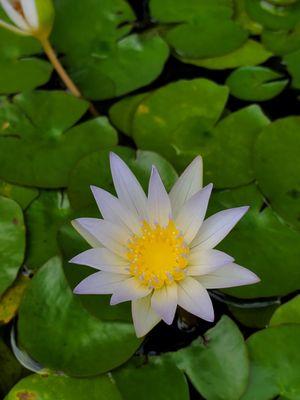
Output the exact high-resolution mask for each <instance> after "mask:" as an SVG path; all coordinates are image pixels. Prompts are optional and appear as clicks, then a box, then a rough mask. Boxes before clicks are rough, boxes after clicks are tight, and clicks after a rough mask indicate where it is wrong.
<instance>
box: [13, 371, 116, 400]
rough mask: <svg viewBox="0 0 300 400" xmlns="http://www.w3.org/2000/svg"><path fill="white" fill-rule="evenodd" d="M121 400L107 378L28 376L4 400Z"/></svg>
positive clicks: (105, 376) (113, 384) (113, 385)
mask: <svg viewBox="0 0 300 400" xmlns="http://www.w3.org/2000/svg"><path fill="white" fill-rule="evenodd" d="M57 396H59V398H60V399H63V400H82V399H84V398H87V397H88V399H89V400H122V397H121V395H120V393H119V391H118V389H117V387H116V385H115V383H114V382H113V381H112V380H111V379H110V378H109V377H108V376H107V375H102V376H97V377H95V378H89V379H78V378H76V379H75V378H71V377H69V376H59V375H47V376H41V375H30V376H27V377H26V378H24V379H22V380H21V381H20V382H18V383H17V384H16V385H15V386H14V388H13V389H12V390H11V391H10V392H9V393H8V395H7V396H6V397H5V400H22V399H24V400H27V399H28V400H43V399H47V400H57V398H58V397H57Z"/></svg>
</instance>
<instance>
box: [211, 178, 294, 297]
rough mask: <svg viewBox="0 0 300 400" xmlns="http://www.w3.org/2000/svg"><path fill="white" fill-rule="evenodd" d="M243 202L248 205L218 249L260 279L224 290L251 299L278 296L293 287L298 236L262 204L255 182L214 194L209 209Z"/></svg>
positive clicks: (213, 209)
mask: <svg viewBox="0 0 300 400" xmlns="http://www.w3.org/2000/svg"><path fill="white" fill-rule="evenodd" d="M244 205H249V206H250V210H249V211H248V212H247V214H246V215H245V216H244V217H243V219H242V220H241V221H240V222H239V223H238V224H237V226H236V227H235V229H234V230H233V231H232V232H231V233H230V235H228V236H227V237H226V238H225V239H224V240H223V241H222V242H221V244H220V245H219V246H218V248H219V249H220V250H223V251H226V252H227V253H228V254H230V255H232V256H233V257H234V258H235V260H236V263H237V264H240V265H242V266H244V267H246V268H249V269H250V270H252V271H254V272H255V273H256V274H257V275H258V276H259V277H260V279H261V282H259V283H257V284H255V285H249V286H241V287H237V288H232V289H225V290H224V291H225V292H226V293H229V294H231V295H233V296H236V297H241V298H255V297H270V296H282V295H286V294H288V293H291V292H293V291H295V290H297V289H298V288H299V286H300V271H299V268H298V259H299V257H300V235H299V233H298V232H296V231H295V230H293V229H290V228H289V227H288V226H287V225H286V224H285V223H284V222H282V220H281V219H279V218H278V216H277V214H275V212H274V211H273V210H272V209H271V208H270V207H263V205H264V199H263V197H262V196H261V194H260V192H259V191H258V189H257V188H256V187H255V185H250V186H245V187H242V188H238V189H234V190H225V191H221V192H219V193H215V194H214V196H212V202H211V209H210V210H211V212H216V211H219V210H222V209H224V208H231V207H237V206H244ZM279 244H280V245H279Z"/></svg>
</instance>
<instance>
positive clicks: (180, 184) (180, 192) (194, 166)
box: [169, 156, 203, 216]
mask: <svg viewBox="0 0 300 400" xmlns="http://www.w3.org/2000/svg"><path fill="white" fill-rule="evenodd" d="M202 175H203V163H202V158H201V157H200V156H198V157H196V158H195V159H194V161H192V163H191V164H190V165H189V166H188V167H187V168H186V170H185V171H184V172H183V173H182V175H181V176H180V177H179V178H178V180H177V182H176V183H175V185H174V186H173V188H172V190H171V192H170V194H169V196H170V200H171V204H172V211H173V214H174V216H176V215H177V214H178V213H179V211H180V210H181V208H182V206H183V205H184V203H185V202H186V201H187V200H189V199H190V198H191V197H192V196H193V195H194V194H195V193H197V192H199V190H200V189H201V188H202V180H203V178H202Z"/></svg>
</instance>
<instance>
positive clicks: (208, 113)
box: [132, 79, 228, 169]
mask: <svg viewBox="0 0 300 400" xmlns="http://www.w3.org/2000/svg"><path fill="white" fill-rule="evenodd" d="M227 96H228V89H227V88H226V87H224V86H220V85H217V84H215V83H214V82H212V81H209V80H207V79H193V80H191V81H185V80H181V81H177V82H174V83H171V84H169V85H167V86H164V87H161V88H160V89H158V90H156V91H154V92H152V93H151V94H150V95H149V96H147V97H146V98H145V99H144V100H142V102H141V103H140V104H139V106H138V108H137V110H136V113H135V116H134V118H133V126H132V132H133V138H134V140H135V142H136V144H137V146H138V148H141V149H145V150H153V151H157V152H158V153H160V154H161V155H163V156H164V157H165V158H166V159H167V160H169V161H170V162H172V163H173V165H174V166H175V167H176V168H177V169H182V168H183V167H184V165H182V161H183V159H182V158H181V157H180V151H179V150H178V146H177V143H178V141H180V142H182V141H185V142H186V143H187V145H188V143H189V140H190V138H189V136H190V135H194V131H197V130H198V132H200V133H201V131H203V129H205V130H207V128H208V127H211V126H212V125H213V124H214V123H215V122H216V121H217V120H218V119H219V117H220V115H221V114H222V112H223V109H224V106H225V103H226V100H227ZM183 132H184V136H182V135H181V133H183ZM194 156H195V154H193V155H192V156H191V157H190V158H193V157H194ZM188 161H190V160H188Z"/></svg>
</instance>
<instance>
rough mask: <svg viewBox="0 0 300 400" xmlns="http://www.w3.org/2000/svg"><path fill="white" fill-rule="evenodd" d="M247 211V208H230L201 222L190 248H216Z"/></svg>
mask: <svg viewBox="0 0 300 400" xmlns="http://www.w3.org/2000/svg"><path fill="white" fill-rule="evenodd" d="M248 209H249V207H248V206H246V207H237V208H230V209H228V210H224V211H220V212H218V213H216V214H214V215H212V216H211V217H209V218H207V219H206V220H205V221H204V222H203V224H202V226H201V228H200V230H199V232H198V234H197V236H196V237H195V239H194V240H193V242H192V244H191V246H192V247H195V246H199V247H201V248H205V249H212V248H213V247H215V246H217V244H219V243H220V242H221V241H222V240H223V239H224V237H225V236H227V235H228V233H229V232H230V231H231V230H232V229H233V227H234V226H235V225H236V224H237V223H238V221H239V220H240V219H241V218H242V217H243V215H244V214H245V213H246V212H247V211H248Z"/></svg>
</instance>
